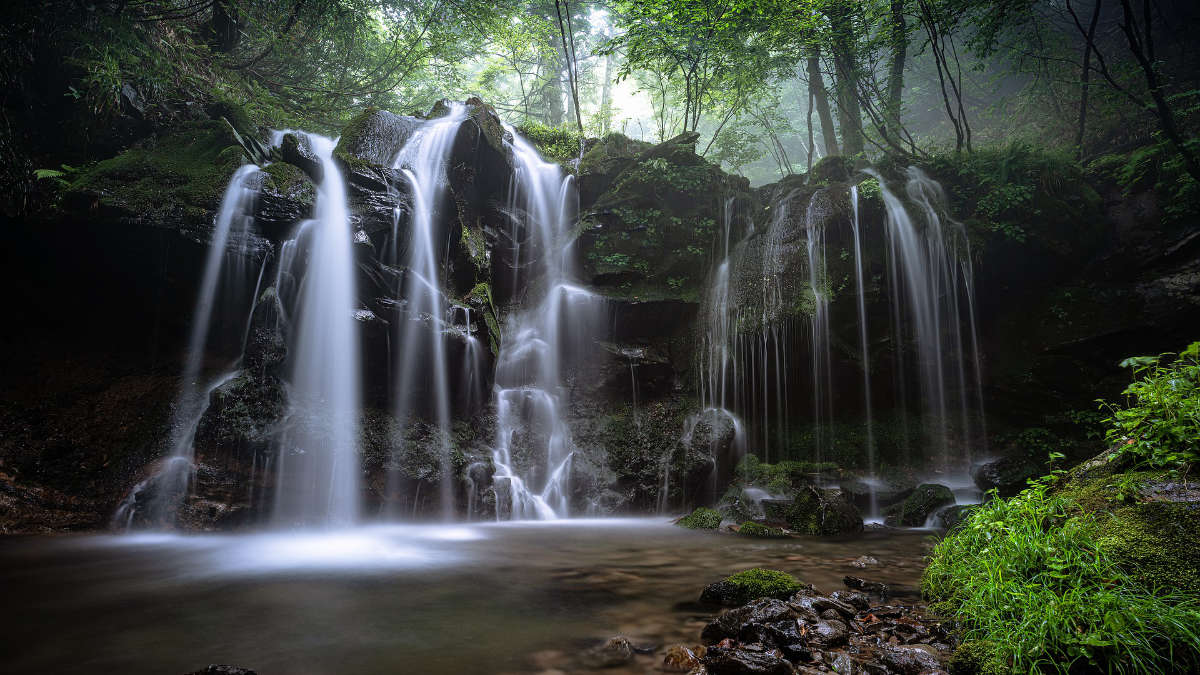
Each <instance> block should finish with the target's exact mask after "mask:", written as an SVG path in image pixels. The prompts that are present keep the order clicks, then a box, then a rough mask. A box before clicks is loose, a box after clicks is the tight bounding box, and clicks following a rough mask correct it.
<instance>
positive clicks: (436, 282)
mask: <svg viewBox="0 0 1200 675" xmlns="http://www.w3.org/2000/svg"><path fill="white" fill-rule="evenodd" d="M466 117H467V108H466V106H465V105H463V104H461V103H451V104H450V107H449V111H448V112H447V113H446V114H445V115H444V116H442V117H439V118H436V119H433V120H429V121H427V122H425V123H424V124H423V125H422V126H421V127H420V128H419V129H417V131H416V132H415V133H414V134H413V136H412V138H410V139H409V140H408V142H407V143H406V144H405V145H404V147H403V148H402V149H401V151H400V154H399V155H398V156H397V157H396V160H395V163H394V166H395V168H397V169H400V170H401V171H402V172H403V173H404V176H405V178H407V180H408V182H409V183H410V184H411V186H412V198H413V203H412V221H411V226H410V227H411V231H410V233H409V245H408V251H409V257H408V268H407V276H406V279H405V288H404V289H403V297H402V298H398V299H403V300H405V301H407V304H408V311H409V315H410V316H409V320H408V321H405V322H404V325H403V327H402V329H401V332H402V335H400V336H399V337H400V345H401V349H402V355H401V357H400V359H399V361H398V363H397V368H396V372H395V379H394V381H395V383H396V388H395V396H394V402H395V413H396V418H397V420H399V422H400V424H399V425H398V428H400V429H403V428H404V427H405V426H406V424H407V421H408V420H409V418H410V416H411V415H412V414H413V412H414V411H413V408H414V406H413V397H414V395H413V390H414V387H415V386H416V385H417V384H424V382H418V378H422V377H427V378H429V380H430V382H429V384H430V385H432V386H431V387H429V391H428V394H429V396H431V397H432V406H429V407H430V408H431V412H432V413H433V417H434V420H435V423H436V433H437V446H438V458H439V463H440V466H441V481H440V486H439V487H440V492H441V494H440V503H441V507H442V515H443V517H444V518H445V519H447V520H449V519H451V518H452V517H453V515H454V483H453V479H452V476H451V471H450V378H449V366H448V364H447V363H446V332H447V331H448V330H452V328H451V322H450V321H449V314H448V308H447V303H446V300H445V297H444V295H443V293H442V286H441V282H440V279H441V275H440V274H439V272H438V270H439V260H438V251H439V250H441V247H440V246H439V242H438V241H437V240H436V239H435V235H436V233H437V232H438V231H439V228H438V227H437V225H438V216H439V215H442V211H443V210H444V209H443V206H444V202H445V201H446V183H447V176H446V164H447V159H448V157H449V154H450V148H451V146H452V145H453V142H454V138H455V135H456V134H457V133H458V130H459V127H460V126H461V125H462V123H463V120H464V119H466ZM394 237H395V234H393V238H394ZM393 240H394V239H393ZM397 295H398V296H400V295H401V293H399V292H398V293H397ZM468 325H470V324H469V323H468ZM468 338H469V336H468ZM468 344H469V340H468ZM467 365H468V366H470V365H471V361H470V360H468V362H467ZM396 440H397V442H398V443H399V444H401V445H402V444H403V443H404V439H403V438H398V439H396Z"/></svg>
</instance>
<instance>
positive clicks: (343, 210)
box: [274, 132, 361, 525]
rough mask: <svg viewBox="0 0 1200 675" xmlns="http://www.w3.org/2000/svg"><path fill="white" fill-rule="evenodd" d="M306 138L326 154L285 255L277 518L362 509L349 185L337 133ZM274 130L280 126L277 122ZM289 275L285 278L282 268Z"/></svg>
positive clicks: (302, 520)
mask: <svg viewBox="0 0 1200 675" xmlns="http://www.w3.org/2000/svg"><path fill="white" fill-rule="evenodd" d="M291 133H295V134H297V135H302V136H303V137H304V138H306V139H307V141H308V143H309V145H310V146H311V148H312V150H313V152H314V153H315V154H316V155H317V157H319V158H320V160H321V167H322V170H323V175H322V179H321V184H320V186H319V190H318V195H317V203H316V214H315V215H316V217H315V218H314V219H313V220H310V221H305V222H303V223H301V224H300V225H299V226H298V227H297V230H296V234H295V237H294V238H293V239H292V240H291V241H289V242H288V243H287V244H285V245H284V247H283V251H282V254H281V260H280V275H281V280H280V281H281V283H280V286H279V288H280V290H281V298H282V297H283V296H282V291H283V290H284V289H285V288H287V289H288V290H289V292H288V300H290V301H291V302H290V303H289V302H284V303H283V304H284V305H285V306H288V305H290V306H291V307H292V310H291V312H290V314H288V315H287V316H289V317H290V319H291V331H290V334H289V335H288V354H289V360H290V368H291V370H290V385H291V386H290V388H289V396H290V410H289V417H288V424H289V429H288V431H287V432H286V433H284V434H283V436H282V439H281V441H280V444H279V458H278V466H277V482H276V486H275V513H274V519H275V521H276V523H279V524H282V525H295V524H315V525H339V524H348V523H352V522H354V521H356V520H357V519H358V511H359V474H360V473H361V471H360V468H359V454H358V432H359V419H358V417H359V413H360V401H359V399H360V388H361V387H360V382H359V380H360V373H359V368H360V358H359V336H358V330H357V326H356V323H355V318H354V311H355V309H356V307H357V306H358V301H357V292H356V289H355V270H356V267H355V260H354V251H353V240H352V233H351V227H350V220H349V212H348V209H347V204H346V186H345V183H344V182H343V179H342V175H341V171H340V170H339V169H338V165H337V163H336V162H334V159H333V149H334V145H335V141H334V140H333V139H329V138H325V137H322V136H317V135H315V134H309V133H304V132H291ZM277 135H281V134H280V133H279V132H277ZM285 271H286V273H287V276H288V277H289V278H290V279H291V280H292V282H291V283H290V286H289V285H286V284H285V283H283V279H282V277H283V275H284V273H285Z"/></svg>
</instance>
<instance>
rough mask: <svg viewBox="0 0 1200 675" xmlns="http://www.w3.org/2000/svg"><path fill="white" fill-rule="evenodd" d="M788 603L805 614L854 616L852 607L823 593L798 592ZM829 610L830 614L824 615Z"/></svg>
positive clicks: (824, 616)
mask: <svg viewBox="0 0 1200 675" xmlns="http://www.w3.org/2000/svg"><path fill="white" fill-rule="evenodd" d="M788 605H789V606H791V608H792V609H794V610H796V611H797V612H799V613H801V615H805V616H809V615H811V616H815V617H817V618H850V617H852V616H854V607H852V606H851V605H849V604H847V603H844V602H842V601H840V600H835V599H834V598H828V597H825V596H823V595H814V594H809V593H805V592H800V593H797V594H796V595H794V596H792V598H791V599H790V600H788ZM829 612H832V614H830V615H829V616H826V614H827V613H829ZM813 620H814V621H815V620H816V619H813Z"/></svg>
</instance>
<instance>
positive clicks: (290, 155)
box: [279, 134, 325, 185]
mask: <svg viewBox="0 0 1200 675" xmlns="http://www.w3.org/2000/svg"><path fill="white" fill-rule="evenodd" d="M279 155H280V156H281V157H282V158H283V161H285V162H287V163H289V164H293V165H295V166H297V167H299V168H300V169H301V170H302V171H304V173H306V174H308V177H309V178H311V179H312V181H313V182H314V183H316V184H318V185H320V184H321V179H322V178H323V177H324V176H325V167H324V165H322V164H321V158H320V157H317V153H315V152H313V149H312V146H311V145H309V142H308V138H307V137H306V136H297V135H296V134H284V135H283V139H282V140H281V141H280V143H279Z"/></svg>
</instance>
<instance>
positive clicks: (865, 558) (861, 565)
mask: <svg viewBox="0 0 1200 675" xmlns="http://www.w3.org/2000/svg"><path fill="white" fill-rule="evenodd" d="M878 564H879V561H878V560H876V559H875V558H872V557H871V556H869V555H861V556H859V557H857V558H855V559H854V560H851V561H850V566H851V567H853V568H855V569H860V570H861V569H866V568H868V567H875V566H876V565H878Z"/></svg>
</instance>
